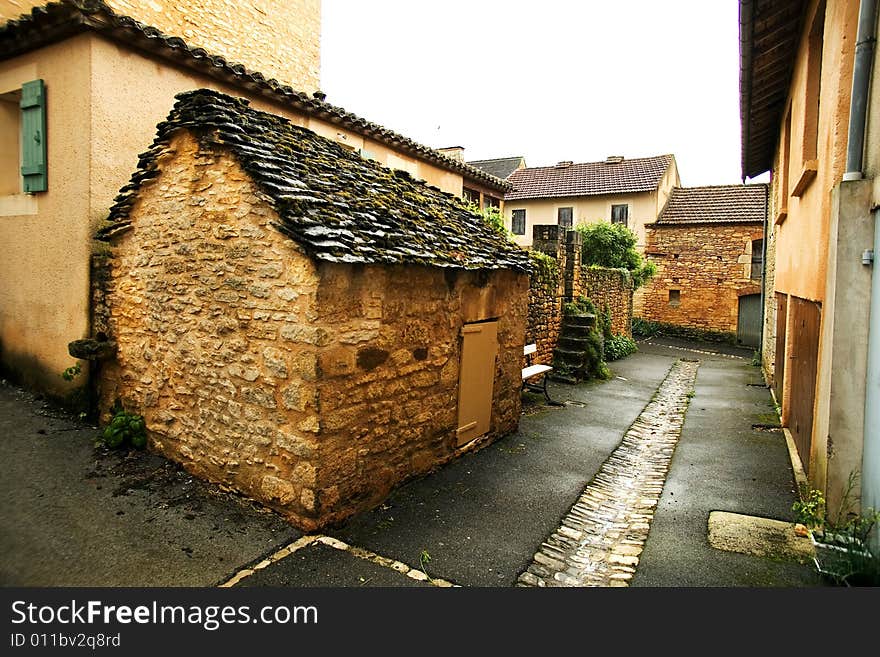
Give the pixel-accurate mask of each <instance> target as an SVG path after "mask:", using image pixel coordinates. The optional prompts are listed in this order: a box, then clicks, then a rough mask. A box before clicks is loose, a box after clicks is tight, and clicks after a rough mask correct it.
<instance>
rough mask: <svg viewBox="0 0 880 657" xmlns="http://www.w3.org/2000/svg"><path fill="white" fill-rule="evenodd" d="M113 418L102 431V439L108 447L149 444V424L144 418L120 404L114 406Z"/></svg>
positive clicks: (137, 446) (140, 447)
mask: <svg viewBox="0 0 880 657" xmlns="http://www.w3.org/2000/svg"><path fill="white" fill-rule="evenodd" d="M113 410H114V414H113V418H112V419H111V420H110V423H109V424H108V425H107V426H106V427H104V430H103V431H102V432H101V436H100V441H99V442H101V443H103V444H104V445H106V446H107V447H111V448H114V449H115V448H117V447H125V446H131V447H135V448H137V449H143V448H144V447H146V445H147V425H146V423H145V422H144V418H143V417H142V416H140V415H137V414H135V413H129V412H128V411H126V410H125V409H124V408H122V407H121V405H119V403H118V402H117V405H116V406H114V409H113Z"/></svg>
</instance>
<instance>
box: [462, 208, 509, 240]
mask: <svg viewBox="0 0 880 657" xmlns="http://www.w3.org/2000/svg"><path fill="white" fill-rule="evenodd" d="M467 206H468V210H470V211H471V212H473V213H474V214H478V215H480V216H481V217H482V218H483V223H484V224H486V225H487V226H489V227H490V228H492V229H494V230H495V231H496V232H497V233H498V234H499V235H502V236H504V237H505V238H507V239H509V240H512V239H513V233H511V232H510V231H509V230H507V228H506V227H505V226H504V215H503V214H502V213H501V210H500V209H498V208H496V207H492V206H489V205H487V206H485V207H483V208H481V207H480V206H479V205H477V204H476V203H473V202H471V203H468V204H467Z"/></svg>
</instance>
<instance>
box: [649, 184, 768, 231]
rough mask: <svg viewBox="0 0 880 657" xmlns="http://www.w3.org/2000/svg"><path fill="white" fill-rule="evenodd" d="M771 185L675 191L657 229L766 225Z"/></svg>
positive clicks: (663, 211) (678, 189)
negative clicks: (740, 224) (723, 225)
mask: <svg viewBox="0 0 880 657" xmlns="http://www.w3.org/2000/svg"><path fill="white" fill-rule="evenodd" d="M766 215H767V185H715V186H709V187H673V188H672V192H671V194H670V195H669V200H667V201H666V205H665V206H664V207H663V210H661V211H660V216H659V217H657V221H656V223H655V225H661V226H662V225H670V224H674V225H679V224H714V223H758V224H760V223H763V222H764V217H765V216H766Z"/></svg>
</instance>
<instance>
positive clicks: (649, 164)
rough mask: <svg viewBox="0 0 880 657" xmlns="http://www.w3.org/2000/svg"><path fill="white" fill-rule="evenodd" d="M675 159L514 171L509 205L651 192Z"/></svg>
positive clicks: (660, 157) (663, 158)
mask: <svg viewBox="0 0 880 657" xmlns="http://www.w3.org/2000/svg"><path fill="white" fill-rule="evenodd" d="M673 161H674V157H673V156H672V155H658V156H656V157H640V158H633V159H623V158H621V159H620V160H617V159H614V160H613V161H610V158H609V160H606V161H602V162H583V163H579V164H574V163H571V162H568V163H565V162H561V163H559V164H557V165H554V166H549V167H532V168H527V169H519V170H518V171H514V172H513V173H512V174H511V176H510V178H509V180H510V182H511V183H513V191H510V192H507V193H506V194H505V195H504V199H505V200H506V201H512V200H519V199H529V198H555V197H564V196H598V195H602V194H633V193H638V192H651V191H654V190H656V189H657V187H658V186H659V185H660V180H661V179H662V178H663V174H664V173H666V170H667V169H668V168H669V167H670V166H671V165H672V163H673Z"/></svg>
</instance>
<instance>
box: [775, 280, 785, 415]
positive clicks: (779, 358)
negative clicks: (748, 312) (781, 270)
mask: <svg viewBox="0 0 880 657" xmlns="http://www.w3.org/2000/svg"><path fill="white" fill-rule="evenodd" d="M787 327H788V295H785V294H780V293H779V292H777V293H776V363H775V368H774V372H773V386H774V389H775V390H776V403H778V404H779V405H782V391H783V384H784V380H785V360H786V358H785V336H786V329H787Z"/></svg>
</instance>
